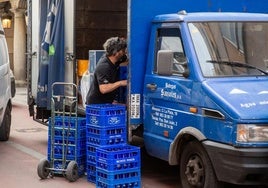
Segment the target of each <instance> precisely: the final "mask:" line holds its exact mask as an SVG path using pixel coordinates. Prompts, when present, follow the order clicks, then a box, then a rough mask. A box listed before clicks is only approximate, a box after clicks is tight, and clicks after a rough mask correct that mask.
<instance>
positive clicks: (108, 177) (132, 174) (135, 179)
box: [96, 168, 141, 188]
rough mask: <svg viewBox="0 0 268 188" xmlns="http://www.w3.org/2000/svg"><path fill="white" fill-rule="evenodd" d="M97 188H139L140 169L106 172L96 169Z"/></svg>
mask: <svg viewBox="0 0 268 188" xmlns="http://www.w3.org/2000/svg"><path fill="white" fill-rule="evenodd" d="M96 187H97V188H115V187H116V188H117V187H120V188H121V187H122V188H123V187H124V188H125V187H127V188H133V187H135V188H139V187H141V173H140V169H136V170H125V171H112V172H107V171H103V170H100V169H98V168H97V170H96Z"/></svg>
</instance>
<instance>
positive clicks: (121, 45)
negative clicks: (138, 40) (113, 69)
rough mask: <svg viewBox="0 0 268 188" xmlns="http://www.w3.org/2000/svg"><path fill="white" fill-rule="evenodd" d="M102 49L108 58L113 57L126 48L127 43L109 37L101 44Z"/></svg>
mask: <svg viewBox="0 0 268 188" xmlns="http://www.w3.org/2000/svg"><path fill="white" fill-rule="evenodd" d="M103 48H104V50H105V51H106V54H107V55H108V56H111V55H114V54H115V53H116V52H119V51H120V50H122V49H126V48H127V42H126V40H125V39H124V38H120V37H111V38H109V39H107V40H106V42H105V43H104V44H103Z"/></svg>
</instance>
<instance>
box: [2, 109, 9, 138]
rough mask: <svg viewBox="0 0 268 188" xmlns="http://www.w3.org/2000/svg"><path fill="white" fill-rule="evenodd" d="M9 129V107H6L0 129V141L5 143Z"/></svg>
mask: <svg viewBox="0 0 268 188" xmlns="http://www.w3.org/2000/svg"><path fill="white" fill-rule="evenodd" d="M10 127H11V107H10V106H9V105H7V107H6V111H5V115H4V118H3V121H2V123H1V127H0V141H7V140H8V139H9V135H10Z"/></svg>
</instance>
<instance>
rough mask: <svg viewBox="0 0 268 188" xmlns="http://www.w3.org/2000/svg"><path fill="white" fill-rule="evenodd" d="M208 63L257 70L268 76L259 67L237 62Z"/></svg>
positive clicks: (214, 61) (213, 61)
mask: <svg viewBox="0 0 268 188" xmlns="http://www.w3.org/2000/svg"><path fill="white" fill-rule="evenodd" d="M207 62H209V63H218V64H224V65H229V66H235V67H243V68H249V69H255V70H258V71H260V72H261V73H263V74H265V75H268V72H266V71H264V70H262V69H260V68H258V67H254V66H252V65H248V64H245V63H240V62H237V61H216V60H207Z"/></svg>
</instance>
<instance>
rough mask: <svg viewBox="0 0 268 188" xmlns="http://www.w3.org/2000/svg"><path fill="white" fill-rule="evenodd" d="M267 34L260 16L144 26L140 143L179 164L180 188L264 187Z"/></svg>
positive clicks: (170, 19) (192, 17)
mask: <svg viewBox="0 0 268 188" xmlns="http://www.w3.org/2000/svg"><path fill="white" fill-rule="evenodd" d="M267 31H268V15H266V14H255V15H253V14H251V15H250V14H247V13H236V14H234V13H205V14H204V13H189V14H187V13H186V12H185V11H182V12H179V13H178V14H166V15H159V16H156V17H155V18H154V20H153V21H152V29H151V34H150V37H151V39H150V42H149V48H148V49H149V50H148V58H147V63H146V65H147V66H146V70H145V74H144V75H145V77H144V79H143V80H144V84H143V94H142V96H143V105H142V108H143V110H142V111H144V118H143V121H144V122H143V126H144V127H143V129H144V132H143V137H144V143H145V148H146V150H147V152H148V153H149V154H150V155H152V156H155V157H157V158H160V159H163V160H166V161H168V162H169V163H170V164H171V165H175V164H179V165H180V173H181V181H182V185H183V187H191V186H198V185H202V187H207V186H208V185H210V187H217V186H218V185H217V183H218V181H215V179H217V180H219V181H223V182H231V183H235V184H255V183H260V182H261V183H265V182H266V183H267V178H268V177H267V171H268V168H267V157H268V115H267V106H268V68H267V62H268V59H267V49H268V42H267V41H268V36H267ZM133 66H135V65H133ZM155 146H157V147H155ZM242 156H243V157H242ZM241 157H242V158H243V160H241ZM204 169H206V170H204ZM213 179H214V180H213ZM212 185H215V186H212Z"/></svg>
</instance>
